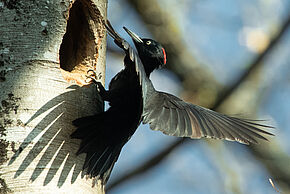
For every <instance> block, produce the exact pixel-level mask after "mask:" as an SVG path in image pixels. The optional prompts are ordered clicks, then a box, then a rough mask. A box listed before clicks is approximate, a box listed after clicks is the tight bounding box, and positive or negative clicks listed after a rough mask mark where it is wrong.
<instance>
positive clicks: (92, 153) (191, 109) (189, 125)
mask: <svg viewBox="0 0 290 194" xmlns="http://www.w3.org/2000/svg"><path fill="white" fill-rule="evenodd" d="M106 28H107V30H108V33H109V35H110V36H111V37H112V38H113V39H114V42H115V43H116V44H117V45H118V46H119V47H120V48H121V49H123V50H124V52H125V58H124V66H125V68H124V69H123V70H121V71H120V72H119V73H118V74H117V75H116V76H115V77H114V78H113V79H112V80H111V82H110V85H109V90H108V91H106V90H105V89H104V87H103V86H102V84H101V83H99V82H96V81H95V83H96V85H97V88H98V90H99V93H100V95H101V97H102V99H103V100H106V101H108V102H109V104H110V108H109V109H108V110H107V111H105V112H103V113H100V114H97V115H94V116H89V117H83V118H79V119H76V120H75V121H73V124H74V125H75V126H76V127H77V130H76V131H75V132H74V133H73V134H72V135H71V137H72V138H78V139H81V140H82V142H81V145H80V148H79V150H78V152H77V154H81V153H86V154H87V156H86V160H85V164H84V169H87V172H88V174H89V175H90V176H91V177H96V178H98V179H102V180H103V181H104V182H105V183H106V181H107V180H108V178H109V176H110V173H111V171H112V168H113V166H114V164H115V162H116V161H117V159H118V157H119V154H120V151H121V149H122V147H123V146H124V145H125V144H126V143H127V141H128V140H129V139H130V137H131V136H132V135H133V134H134V133H135V131H136V129H137V127H138V126H139V124H140V123H141V122H143V123H144V124H146V123H148V124H149V125H150V128H151V129H152V130H160V131H162V132H163V133H165V134H167V135H173V136H178V137H190V138H193V139H199V138H202V137H207V138H215V139H226V140H230V141H237V142H240V143H244V144H250V143H258V141H257V139H262V140H267V139H266V138H265V137H264V136H263V135H265V134H266V135H272V134H271V133H269V132H267V131H265V130H264V128H272V127H270V126H266V125H262V124H259V123H257V121H255V120H248V119H240V118H235V117H231V116H227V115H224V114H220V113H217V112H215V111H212V110H210V109H207V108H203V107H201V106H197V105H194V104H190V103H186V102H184V101H182V100H181V99H179V98H177V97H176V96H173V95H171V94H168V93H165V92H159V91H156V90H155V89H154V86H153V84H152V82H151V81H150V79H149V77H150V74H151V72H152V71H153V70H154V69H157V68H159V67H161V66H163V65H165V63H166V53H165V50H164V48H163V47H162V46H161V45H160V44H159V43H158V42H156V41H154V40H152V39H141V38H140V37H139V36H137V35H136V34H135V33H133V32H131V31H130V30H128V29H127V28H125V27H124V29H125V31H126V32H127V33H128V34H129V35H130V36H131V38H132V39H133V42H134V44H135V47H136V49H137V52H135V51H134V50H133V49H132V47H131V46H130V45H129V44H128V43H127V42H126V41H125V40H124V39H123V38H121V37H120V36H119V34H118V33H117V32H116V31H115V30H114V29H113V27H112V26H111V24H110V23H109V22H108V21H107V23H106Z"/></svg>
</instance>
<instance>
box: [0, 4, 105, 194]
mask: <svg viewBox="0 0 290 194" xmlns="http://www.w3.org/2000/svg"><path fill="white" fill-rule="evenodd" d="M106 11H107V0H90V1H89V0H75V1H71V0H38V1H35V0H17V1H15V0H0V193H8V192H13V193H96V192H97V191H98V193H103V192H104V191H103V185H101V184H98V185H97V188H96V187H94V188H92V181H91V180H87V179H85V178H84V174H83V173H82V171H81V170H82V165H83V162H84V158H85V155H80V156H78V157H77V156H76V155H75V153H76V151H77V149H78V146H79V143H80V142H79V141H78V140H71V139H70V137H69V135H70V134H71V133H72V132H73V131H74V130H75V128H74V127H73V126H72V124H71V121H72V120H74V119H76V118H78V117H81V116H85V115H91V114H94V113H96V112H97V111H102V110H103V102H101V101H100V100H99V99H98V98H97V96H98V95H97V94H96V90H95V87H94V86H90V85H89V86H84V85H86V82H85V79H86V77H85V75H86V72H87V70H88V69H91V68H93V69H95V70H96V71H97V75H98V78H99V79H100V80H101V81H102V82H104V79H105V77H104V74H105V48H106V46H105V45H106V36H105V29H104V26H103V25H102V24H101V22H100V21H101V19H103V18H102V17H106Z"/></svg>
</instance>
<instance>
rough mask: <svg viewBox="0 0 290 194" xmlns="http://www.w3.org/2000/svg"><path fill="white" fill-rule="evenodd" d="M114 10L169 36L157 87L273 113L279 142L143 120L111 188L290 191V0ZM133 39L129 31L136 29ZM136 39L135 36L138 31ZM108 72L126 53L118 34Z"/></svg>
mask: <svg viewBox="0 0 290 194" xmlns="http://www.w3.org/2000/svg"><path fill="white" fill-rule="evenodd" d="M108 8H109V10H108V18H109V19H110V20H111V22H112V24H113V26H114V27H115V28H116V29H119V32H120V34H121V35H122V36H123V37H126V36H127V35H126V34H125V33H124V32H123V31H122V30H121V28H122V26H126V27H128V28H129V29H131V30H133V31H134V32H136V33H137V34H139V35H140V36H141V37H151V38H153V39H156V40H158V41H159V42H161V43H162V44H163V46H164V47H165V49H166V51H167V55H168V65H167V68H166V69H162V70H159V71H156V72H155V73H154V74H153V75H152V80H153V82H154V84H155V86H156V88H157V89H159V90H163V91H166V92H171V93H173V94H176V95H178V96H180V97H182V98H183V99H185V100H187V101H189V102H192V103H195V104H199V105H203V106H206V107H210V108H213V109H216V110H218V111H220V112H224V113H227V114H232V115H233V114H239V115H240V116H244V117H249V118H262V119H267V121H266V122H264V123H266V124H270V125H274V126H275V127H276V128H277V129H276V130H275V131H272V132H273V133H275V135H276V136H275V137H274V138H271V139H270V142H265V143H264V142H261V144H259V145H254V146H245V145H241V144H238V143H233V142H222V141H217V140H190V139H180V138H175V137H168V136H166V135H163V134H162V133H158V132H154V131H151V130H150V129H149V127H148V126H147V125H145V126H141V127H140V128H139V130H137V133H136V134H135V135H134V136H133V137H132V139H131V140H130V141H129V143H128V144H127V145H126V146H125V148H124V149H123V151H122V153H121V156H120V158H119V161H118V162H117V165H116V166H115V168H114V170H113V174H112V176H111V179H110V181H109V184H108V185H109V190H108V191H109V193H126V194H128V193H136V192H138V193H139V194H140V193H152V192H154V193H263V194H264V193H276V191H275V190H274V189H273V188H272V186H271V184H270V183H269V181H268V179H269V178H271V179H272V180H273V182H274V183H275V185H276V187H278V188H279V189H280V190H281V191H283V192H284V193H289V192H290V168H289V163H290V158H289V154H290V149H289V148H290V143H289V141H288V138H287V137H289V136H290V129H289V127H288V126H289V125H290V119H289V118H290V117H289V115H290V103H289V95H290V88H289V74H290V64H289V63H290V56H289V51H290V28H288V27H289V25H290V14H289V13H290V1H289V0H278V1H277V0H251V1H250V0H246V1H245V0H237V1H228V0H219V1H217V0H215V1H208V0H205V1H198V0H196V1H189V0H179V1H177V0H167V1H165V0H146V1H137V0H120V1H109V6H108ZM127 40H129V38H128V39H127ZM129 41H130V40H129ZM108 50H109V53H108V56H107V61H108V62H107V64H108V66H107V72H108V74H107V75H108V76H107V82H108V80H110V78H111V77H112V76H113V75H114V74H115V73H116V72H117V71H119V69H120V68H122V62H121V61H122V58H123V53H122V52H120V50H119V49H118V48H117V47H115V45H114V44H113V42H112V40H111V39H109V45H108Z"/></svg>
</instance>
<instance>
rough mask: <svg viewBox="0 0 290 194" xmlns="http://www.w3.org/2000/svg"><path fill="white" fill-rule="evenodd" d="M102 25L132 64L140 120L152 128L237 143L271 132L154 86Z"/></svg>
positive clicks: (126, 48)
mask: <svg viewBox="0 0 290 194" xmlns="http://www.w3.org/2000/svg"><path fill="white" fill-rule="evenodd" d="M105 25H106V28H107V30H108V33H109V34H110V36H111V37H113V38H114V42H115V43H116V44H117V45H118V46H119V47H120V48H122V49H123V50H124V51H125V53H126V55H129V57H130V60H131V61H132V62H133V64H134V65H135V69H136V73H137V75H139V81H140V85H141V87H142V96H143V115H142V116H143V123H144V124H146V123H149V125H150V128H151V129H153V130H160V131H162V132H163V133H165V134H167V135H173V136H178V137H191V138H195V139H199V138H202V137H208V138H216V139H226V140H229V141H238V142H240V143H245V144H249V143H258V142H257V139H263V140H267V139H266V138H265V137H264V136H263V135H273V134H271V133H269V132H267V131H265V130H264V129H266V128H273V127H270V126H266V125H262V124H259V123H256V122H257V121H254V120H248V119H239V118H235V117H230V116H227V115H224V114H220V113H217V112H215V111H212V110H209V109H206V108H203V107H200V106H197V105H193V104H189V103H186V102H184V101H182V100H181V99H179V98H177V97H175V96H173V95H171V94H167V93H164V92H158V91H156V90H155V89H154V86H153V85H152V82H151V81H150V80H149V79H148V77H147V76H146V73H145V70H144V67H143V64H142V62H141V60H140V58H139V56H138V54H137V53H136V52H135V51H134V50H133V48H132V47H131V46H130V45H129V43H128V42H126V40H124V39H123V38H121V37H120V35H119V34H118V33H117V32H116V31H115V30H114V29H113V27H112V26H111V24H110V22H109V21H108V20H107V22H106V24H105Z"/></svg>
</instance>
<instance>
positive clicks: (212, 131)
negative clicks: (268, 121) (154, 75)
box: [143, 91, 273, 144]
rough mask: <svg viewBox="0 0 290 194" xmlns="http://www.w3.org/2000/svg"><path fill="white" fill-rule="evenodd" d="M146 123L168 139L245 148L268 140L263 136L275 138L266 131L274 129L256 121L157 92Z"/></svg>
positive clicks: (148, 107) (147, 108) (148, 106)
mask: <svg viewBox="0 0 290 194" xmlns="http://www.w3.org/2000/svg"><path fill="white" fill-rule="evenodd" d="M143 123H149V125H150V128H151V129H152V130H160V131H162V132H163V133H165V134H167V135H172V136H178V137H190V138H195V139H199V138H202V137H208V138H215V139H226V140H229V141H238V142H240V143H244V144H249V143H258V142H257V139H263V140H267V139H266V138H265V137H264V136H263V135H265V134H267V135H273V134H271V133H269V132H267V131H265V130H263V129H265V128H273V127H270V126H266V125H262V124H259V123H256V121H255V120H248V119H239V118H235V117H231V116H227V115H224V114H220V113H217V112H215V111H212V110H210V109H207V108H203V107H200V106H197V105H193V104H190V103H186V102H184V101H182V100H181V99H179V98H177V97H175V96H173V95H171V94H167V93H163V92H157V91H156V92H155V93H153V94H152V95H151V96H150V98H149V99H148V100H147V103H146V105H145V107H144V112H143Z"/></svg>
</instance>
